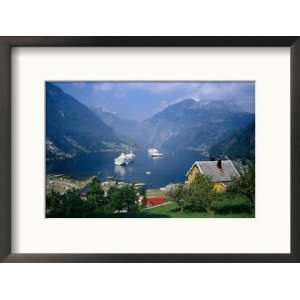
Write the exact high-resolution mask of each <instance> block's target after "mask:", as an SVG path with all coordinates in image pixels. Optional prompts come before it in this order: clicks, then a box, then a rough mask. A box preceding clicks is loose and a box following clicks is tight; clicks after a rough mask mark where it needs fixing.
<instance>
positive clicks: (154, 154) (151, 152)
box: [148, 148, 164, 156]
mask: <svg viewBox="0 0 300 300" xmlns="http://www.w3.org/2000/svg"><path fill="white" fill-rule="evenodd" d="M148 154H149V155H151V156H163V155H164V154H163V153H160V152H159V151H158V150H157V149H155V148H150V149H148Z"/></svg>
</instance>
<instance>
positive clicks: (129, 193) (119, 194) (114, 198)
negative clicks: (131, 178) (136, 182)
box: [107, 185, 138, 213]
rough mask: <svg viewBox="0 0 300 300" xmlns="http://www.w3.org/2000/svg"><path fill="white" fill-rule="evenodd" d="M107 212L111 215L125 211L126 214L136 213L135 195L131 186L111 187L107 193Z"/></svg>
mask: <svg viewBox="0 0 300 300" xmlns="http://www.w3.org/2000/svg"><path fill="white" fill-rule="evenodd" d="M107 198H108V210H109V211H110V212H111V213H115V212H120V211H121V210H126V212H127V213H134V212H137V211H138V206H137V200H138V199H137V194H136V191H135V189H134V187H133V186H129V185H126V186H123V187H116V186H112V187H111V188H109V190H108V191H107Z"/></svg>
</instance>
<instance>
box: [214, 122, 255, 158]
mask: <svg viewBox="0 0 300 300" xmlns="http://www.w3.org/2000/svg"><path fill="white" fill-rule="evenodd" d="M210 154H211V156H213V157H218V156H219V157H223V156H228V157H229V158H231V159H250V160H253V159H254V158H255V123H254V121H253V122H251V124H249V125H248V126H246V127H245V128H243V129H241V130H239V131H238V132H235V133H234V134H232V135H230V136H229V137H227V138H225V139H224V140H222V141H221V142H219V143H218V144H216V145H214V146H213V147H212V148H211V149H210Z"/></svg>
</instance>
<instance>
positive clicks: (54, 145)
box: [46, 83, 120, 160]
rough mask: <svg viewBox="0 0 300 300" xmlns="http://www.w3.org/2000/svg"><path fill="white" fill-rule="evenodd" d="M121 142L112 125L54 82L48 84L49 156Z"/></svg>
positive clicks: (103, 148)
mask: <svg viewBox="0 0 300 300" xmlns="http://www.w3.org/2000/svg"><path fill="white" fill-rule="evenodd" d="M119 145H120V140H119V139H118V138H117V137H116V135H115V133H114V131H113V129H112V128H110V127H109V126H107V125H106V124H105V123H104V122H102V121H101V120H100V118H99V117H98V116H96V114H94V113H93V112H92V111H91V110H90V109H89V108H87V107H86V106H84V105H83V104H81V103H80V102H78V101H77V100H76V99H75V98H73V97H72V96H70V95H68V94H66V93H64V92H63V90H62V89H60V88H59V87H57V86H56V85H54V84H52V83H47V86H46V148H47V159H48V160H49V159H55V158H67V157H73V156H75V155H77V154H82V153H90V152H97V151H103V150H108V149H112V148H114V147H117V146H119Z"/></svg>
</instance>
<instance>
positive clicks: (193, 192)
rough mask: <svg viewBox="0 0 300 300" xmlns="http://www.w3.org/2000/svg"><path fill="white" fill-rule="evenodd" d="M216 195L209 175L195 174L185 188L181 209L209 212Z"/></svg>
mask: <svg viewBox="0 0 300 300" xmlns="http://www.w3.org/2000/svg"><path fill="white" fill-rule="evenodd" d="M216 196H217V195H216V192H214V191H213V183H212V182H211V181H210V179H209V177H207V176H203V175H201V174H197V175H196V177H195V179H194V180H193V182H192V183H191V184H190V186H189V187H188V189H187V193H186V195H185V200H184V204H183V209H186V210H191V211H198V212H201V211H207V212H210V211H211V204H212V201H213V200H214V199H215V198H216Z"/></svg>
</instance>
